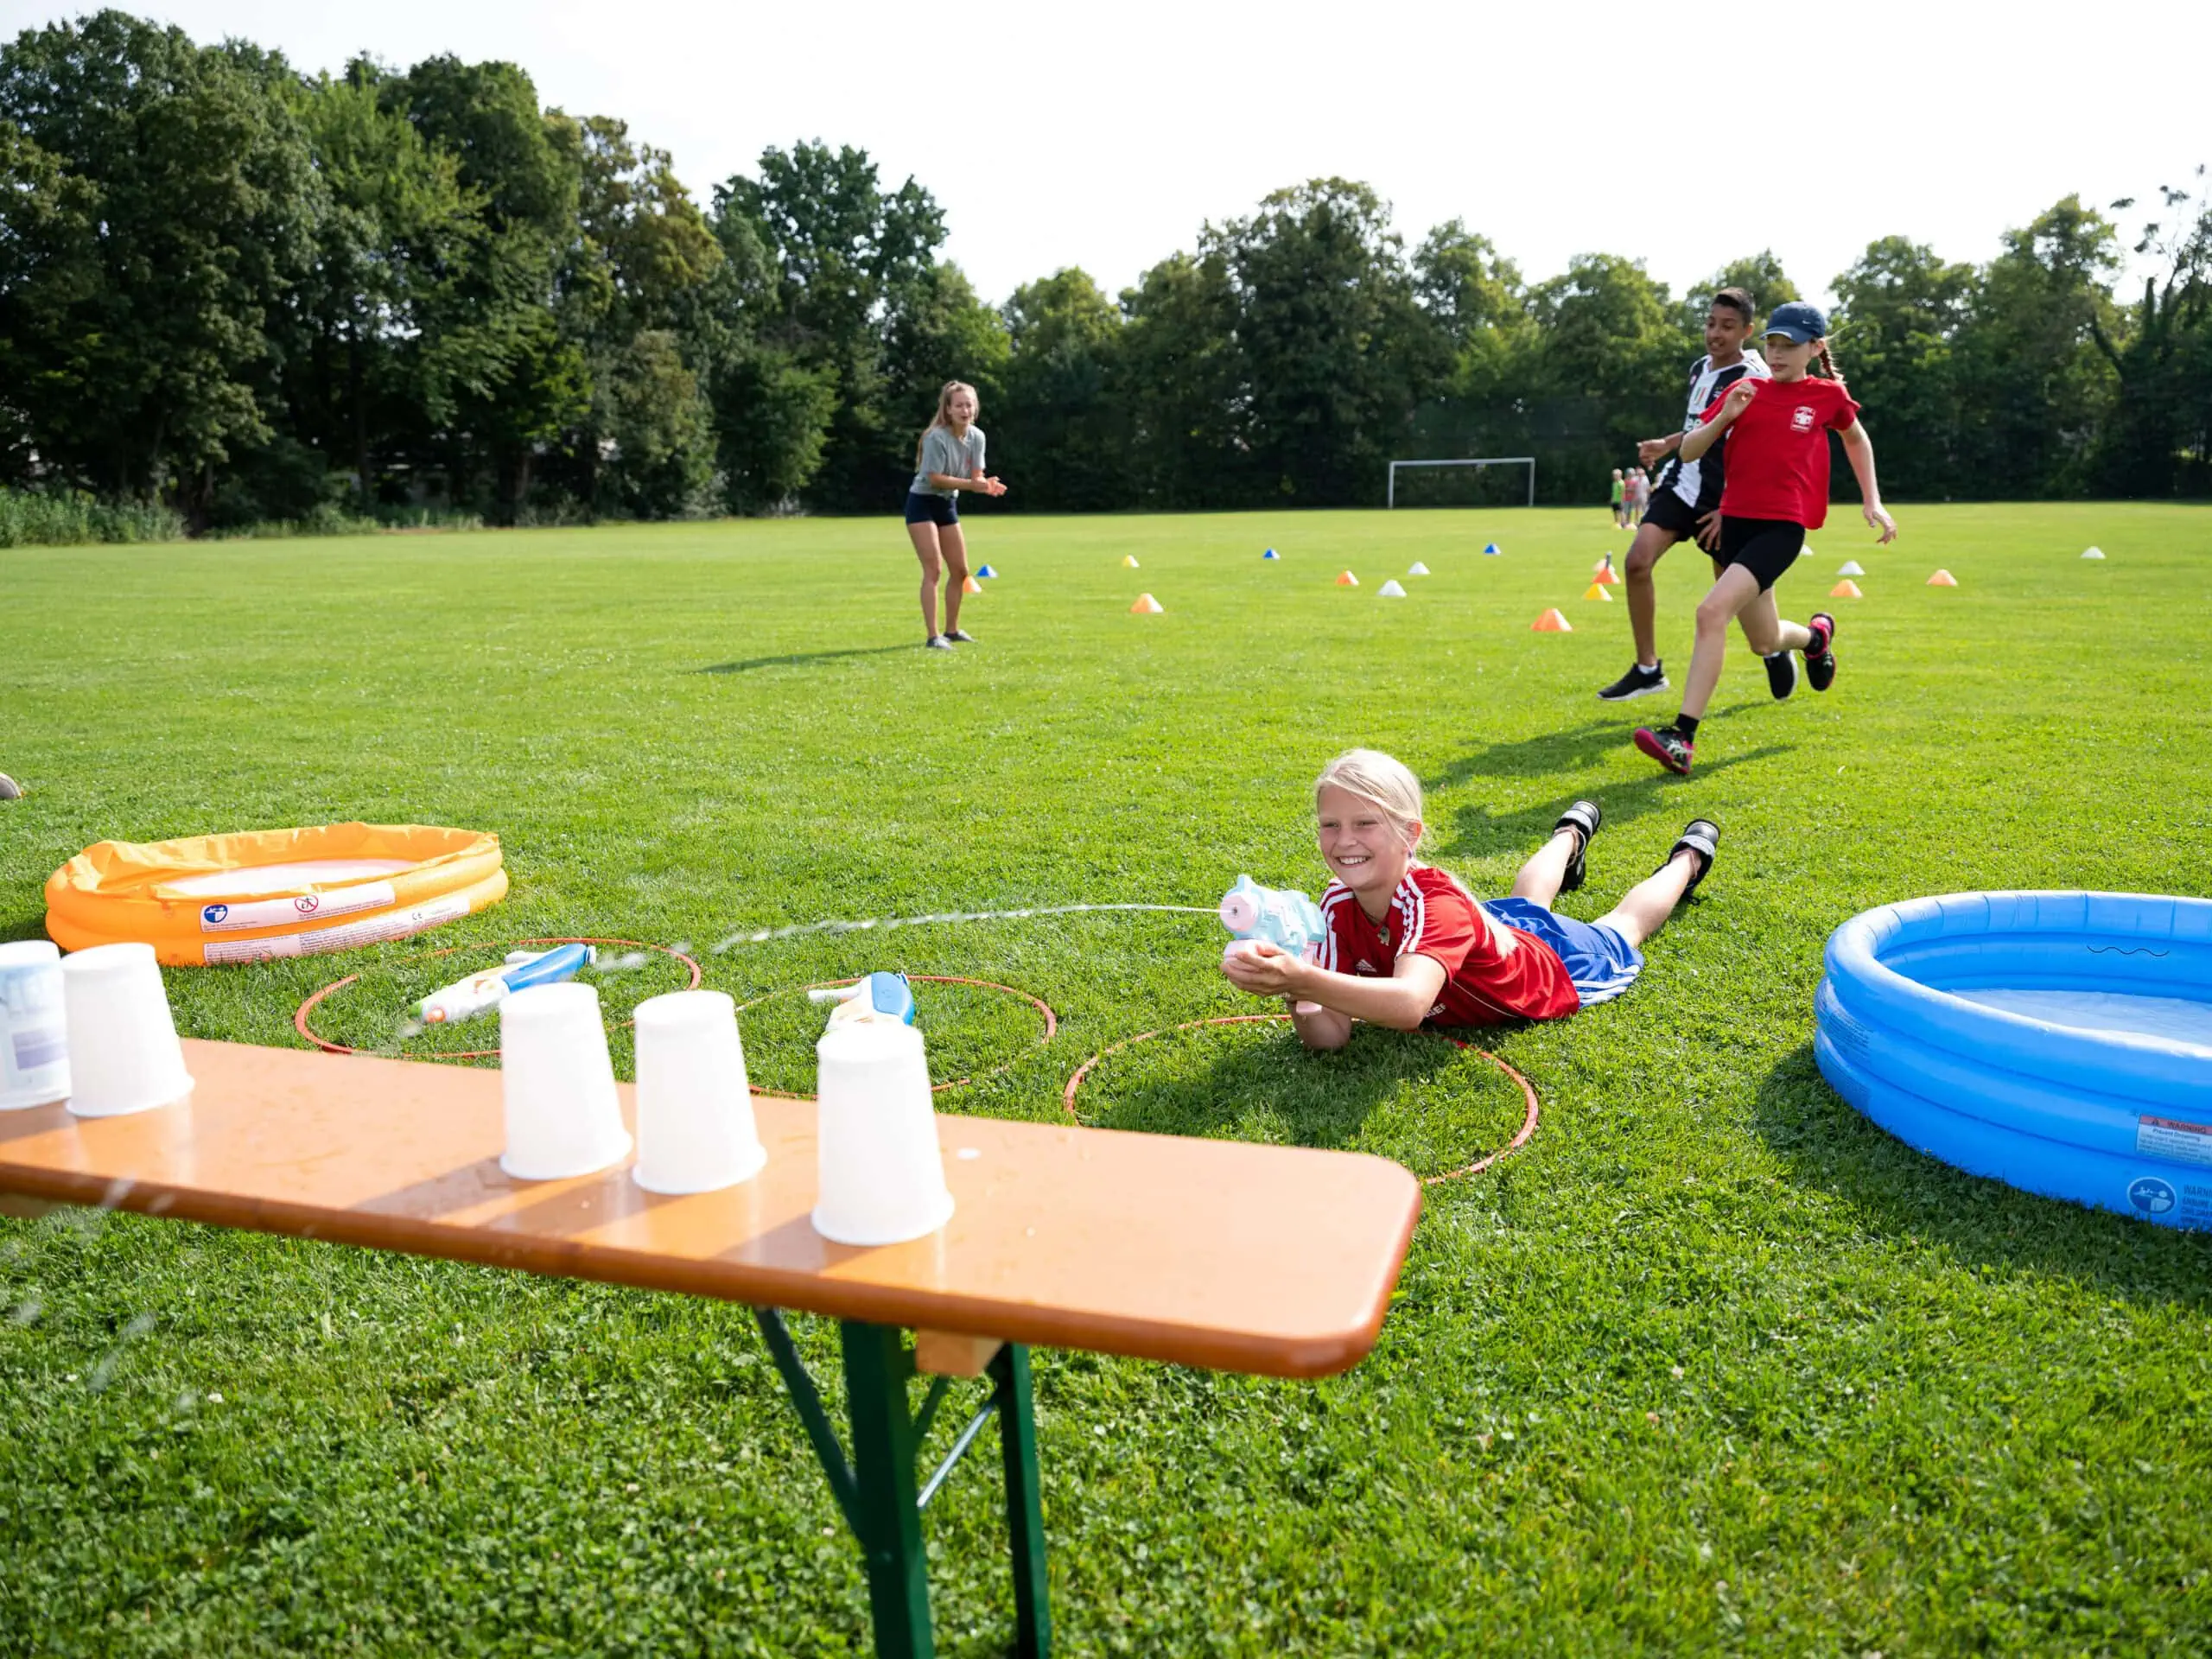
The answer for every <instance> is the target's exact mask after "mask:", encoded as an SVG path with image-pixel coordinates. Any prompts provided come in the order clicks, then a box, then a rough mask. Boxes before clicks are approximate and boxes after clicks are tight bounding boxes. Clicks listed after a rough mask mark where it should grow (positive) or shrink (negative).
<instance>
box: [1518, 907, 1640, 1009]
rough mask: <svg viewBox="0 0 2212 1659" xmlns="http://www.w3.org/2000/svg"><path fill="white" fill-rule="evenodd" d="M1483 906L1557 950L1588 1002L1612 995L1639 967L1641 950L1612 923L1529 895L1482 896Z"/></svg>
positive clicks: (1625, 985) (1605, 999) (1631, 981)
mask: <svg viewBox="0 0 2212 1659" xmlns="http://www.w3.org/2000/svg"><path fill="white" fill-rule="evenodd" d="M1482 906H1483V908H1484V910H1485V911H1487V912H1490V913H1491V915H1492V916H1495V917H1497V919H1498V920H1499V921H1501V922H1503V923H1504V924H1505V925H1507V926H1508V927H1517V928H1519V929H1520V930H1521V931H1522V932H1523V933H1529V934H1533V935H1535V937H1536V938H1540V939H1541V940H1542V941H1543V942H1544V943H1545V944H1548V945H1549V946H1551V948H1552V949H1553V950H1555V951H1557V952H1558V953H1559V959H1560V961H1561V962H1563V963H1566V964H1567V977H1568V978H1569V979H1571V980H1573V982H1574V990H1575V994H1576V995H1578V996H1580V998H1581V999H1582V1006H1583V1007H1589V1006H1590V1005H1591V1004H1592V1002H1610V1001H1612V1000H1613V999H1614V998H1615V997H1617V996H1618V995H1620V994H1621V993H1622V992H1623V991H1624V990H1626V989H1628V988H1629V987H1630V986H1631V985H1633V984H1635V983H1636V976H1637V975H1638V974H1640V973H1642V972H1643V951H1641V950H1637V948H1636V947H1635V946H1634V945H1632V944H1630V943H1629V942H1628V941H1627V940H1626V939H1624V938H1622V937H1621V936H1620V935H1619V934H1618V933H1616V932H1614V931H1613V930H1612V929H1611V928H1610V927H1600V926H1599V925H1597V924H1596V923H1595V922H1578V921H1576V920H1575V919H1574V918H1573V917H1572V916H1555V915H1554V914H1553V913H1552V912H1550V911H1548V910H1546V909H1545V908H1544V907H1543V906H1541V905H1540V904H1537V903H1536V902H1535V900H1534V899H1484V900H1483V901H1482Z"/></svg>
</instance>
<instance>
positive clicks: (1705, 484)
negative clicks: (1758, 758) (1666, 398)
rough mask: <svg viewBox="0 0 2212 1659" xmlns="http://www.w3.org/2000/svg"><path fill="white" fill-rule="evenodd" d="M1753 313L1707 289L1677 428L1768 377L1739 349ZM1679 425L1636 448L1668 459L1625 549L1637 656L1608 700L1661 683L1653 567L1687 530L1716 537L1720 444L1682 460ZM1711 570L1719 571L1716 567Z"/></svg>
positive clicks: (1708, 544) (1733, 297)
mask: <svg viewBox="0 0 2212 1659" xmlns="http://www.w3.org/2000/svg"><path fill="white" fill-rule="evenodd" d="M1752 315H1753V307H1752V304H1751V296H1750V295H1749V294H1747V293H1745V291H1744V290H1743V289H1740V288H1724V289H1721V290H1720V291H1719V293H1717V294H1715V295H1714V296H1713V303H1712V305H1711V306H1710V307H1708V308H1707V311H1706V314H1705V353H1706V354H1705V355H1704V356H1703V357H1701V358H1700V359H1698V360H1697V361H1696V362H1695V363H1694V364H1692V365H1690V374H1689V401H1688V408H1687V409H1686V410H1685V411H1684V414H1683V416H1682V432H1692V431H1695V430H1696V429H1698V427H1700V425H1702V424H1703V423H1704V421H1705V412H1706V410H1708V409H1710V408H1712V407H1713V400H1714V399H1715V398H1717V397H1719V396H1720V395H1721V394H1722V393H1724V392H1726V391H1727V390H1728V388H1729V387H1730V386H1732V385H1735V384H1736V382H1737V381H1738V380H1741V379H1744V378H1746V377H1749V378H1753V379H1759V380H1764V379H1765V378H1767V372H1766V365H1765V364H1764V363H1763V362H1761V361H1760V360H1759V358H1758V354H1757V353H1751V352H1746V351H1745V349H1744V342H1745V340H1747V339H1749V338H1750V336H1751V319H1752ZM1682 432H1675V433H1672V434H1670V435H1668V436H1666V437H1663V438H1646V439H1645V440H1644V441H1643V442H1642V443H1639V444H1638V445H1637V447H1636V452H1637V458H1638V459H1639V460H1640V461H1643V464H1644V465H1645V466H1647V467H1648V466H1649V465H1650V464H1651V463H1652V462H1653V461H1657V460H1658V459H1659V458H1660V457H1661V456H1662V455H1664V456H1666V457H1668V461H1667V465H1666V467H1665V469H1664V470H1663V471H1662V473H1661V474H1659V477H1658V479H1657V480H1656V481H1655V482H1654V483H1653V484H1652V485H1651V486H1650V491H1651V499H1650V503H1649V505H1648V506H1647V507H1646V508H1645V509H1644V512H1643V523H1642V524H1640V525H1638V526H1637V532H1636V540H1635V541H1634V542H1633V543H1630V547H1629V550H1628V568H1627V570H1626V572H1625V574H1626V575H1627V578H1628V582H1627V587H1628V620H1629V626H1630V629H1631V630H1632V631H1633V632H1634V633H1635V635H1636V662H1635V664H1633V665H1632V666H1631V667H1630V669H1629V671H1628V672H1627V673H1625V674H1624V675H1622V676H1621V677H1620V678H1618V680H1615V681H1614V682H1613V683H1611V685H1609V686H1607V687H1606V688H1605V690H1602V691H1600V692H1599V694H1598V695H1599V697H1601V698H1603V699H1604V700H1605V702H1628V701H1629V700H1630V698H1632V697H1643V696H1649V695H1650V694H1651V693H1653V692H1654V691H1664V690H1666V689H1667V672H1666V669H1665V666H1664V665H1663V664H1662V663H1661V662H1660V660H1659V594H1658V590H1657V588H1655V587H1654V586H1653V585H1652V581H1651V572H1652V570H1653V569H1654V568H1655V567H1656V565H1657V564H1658V563H1659V561H1660V560H1661V559H1662V557H1664V556H1665V555H1666V552H1667V550H1668V549H1669V548H1670V547H1672V546H1674V545H1675V543H1677V542H1683V541H1688V540H1690V539H1691V538H1693V537H1694V538H1695V539H1696V541H1697V543H1698V545H1699V546H1700V547H1702V548H1703V549H1704V550H1706V551H1707V552H1708V553H1710V552H1712V551H1713V550H1714V549H1716V548H1717V547H1719V544H1720V491H1721V486H1722V484H1723V482H1724V479H1723V475H1722V467H1723V458H1724V455H1725V454H1726V446H1725V445H1724V446H1721V447H1719V448H1713V449H1711V450H1708V451H1707V453H1706V454H1704V455H1702V456H1701V457H1700V458H1699V459H1698V460H1697V461H1683V460H1681V457H1680V456H1678V455H1675V453H1674V452H1675V450H1676V449H1678V448H1681V442H1682ZM1713 569H1714V570H1715V572H1716V573H1718V571H1719V565H1718V564H1715V566H1714V567H1713Z"/></svg>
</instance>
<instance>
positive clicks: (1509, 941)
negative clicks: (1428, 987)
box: [1319, 864, 1582, 1026]
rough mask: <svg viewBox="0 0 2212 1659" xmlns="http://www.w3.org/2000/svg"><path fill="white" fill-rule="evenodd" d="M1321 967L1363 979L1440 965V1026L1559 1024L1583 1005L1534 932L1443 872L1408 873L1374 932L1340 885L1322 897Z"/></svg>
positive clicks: (1436, 1010) (1432, 1014)
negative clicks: (1419, 961)
mask: <svg viewBox="0 0 2212 1659" xmlns="http://www.w3.org/2000/svg"><path fill="white" fill-rule="evenodd" d="M1321 918H1322V920H1323V921H1324V922H1325V923H1326V924H1327V927H1328V931H1327V932H1326V933H1325V935H1324V936H1323V938H1322V940H1321V951H1320V957H1319V961H1320V964H1321V966H1322V967H1324V968H1326V969H1330V970H1331V971H1332V972H1334V973H1339V974H1355V975H1357V976H1360V977H1361V978H1363V979H1388V978H1389V977H1390V976H1391V974H1392V971H1393V970H1394V969H1395V968H1396V967H1397V965H1398V958H1399V957H1402V956H1408V955H1415V956H1423V957H1430V958H1431V959H1433V961H1434V962H1435V963H1436V964H1437V965H1438V966H1439V967H1440V968H1442V969H1444V988H1443V989H1442V990H1441V991H1440V992H1438V993H1437V998H1436V1006H1435V1007H1433V1008H1431V1009H1430V1010H1429V1011H1428V1018H1429V1019H1430V1020H1433V1021H1434V1022H1435V1023H1436V1024H1438V1025H1440V1026H1496V1025H1503V1023H1504V1022H1505V1021H1506V1020H1557V1019H1559V1018H1560V1017H1561V1016H1562V1015H1565V1014H1573V1012H1574V1011H1575V1010H1576V1009H1577V1008H1579V1007H1581V1006H1582V998H1581V996H1580V995H1579V994H1578V993H1577V992H1576V990H1575V988H1574V982H1573V980H1572V979H1570V978H1568V977H1567V964H1566V963H1563V962H1561V961H1560V959H1559V953H1558V952H1557V951H1555V950H1553V949H1552V948H1551V946H1549V945H1548V944H1545V943H1544V942H1543V941H1542V940H1541V939H1540V938H1536V937H1535V935H1533V934H1529V933H1523V932H1522V931H1521V930H1520V929H1519V928H1517V927H1508V926H1506V925H1505V924H1504V923H1503V922H1501V921H1499V920H1497V918H1495V917H1493V916H1491V915H1489V914H1488V913H1486V912H1484V911H1483V910H1481V909H1480V908H1478V906H1477V905H1476V903H1475V901H1474V899H1472V898H1471V896H1470V895H1469V893H1468V892H1467V890H1466V889H1465V887H1461V886H1460V885H1459V882H1458V881H1457V880H1453V879H1452V876H1450V875H1449V874H1446V873H1445V872H1444V871H1442V870H1440V869H1437V868H1433V866H1430V865H1427V864H1416V865H1414V866H1413V868H1410V869H1408V871H1407V872H1406V875H1405V879H1404V880H1402V881H1401V882H1399V883H1398V890H1397V891H1396V892H1395V893H1392V894H1391V895H1390V907H1389V911H1388V912H1385V913H1384V916H1383V925H1382V926H1380V927H1377V926H1376V925H1375V924H1374V923H1373V922H1370V920H1368V919H1367V912H1365V911H1363V910H1362V909H1361V908H1360V907H1359V899H1357V896H1355V895H1354V893H1352V890H1351V888H1350V887H1346V886H1344V883H1343V882H1341V881H1332V882H1330V883H1329V890H1328V891H1327V892H1326V893H1323V894H1322V895H1321Z"/></svg>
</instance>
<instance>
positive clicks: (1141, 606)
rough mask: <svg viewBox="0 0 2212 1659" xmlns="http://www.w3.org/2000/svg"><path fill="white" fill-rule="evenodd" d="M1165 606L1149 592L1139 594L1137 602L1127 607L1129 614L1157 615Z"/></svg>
mask: <svg viewBox="0 0 2212 1659" xmlns="http://www.w3.org/2000/svg"><path fill="white" fill-rule="evenodd" d="M1166 608H1167V607H1166V606H1165V605H1163V604H1161V603H1160V601H1158V600H1156V599H1154V597H1153V596H1152V595H1151V594H1138V595H1137V602H1136V603H1135V604H1134V605H1132V606H1130V607H1129V614H1130V615H1131V616H1158V615H1159V614H1160V613H1161V612H1163V611H1165V610H1166Z"/></svg>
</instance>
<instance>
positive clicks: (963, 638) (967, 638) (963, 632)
mask: <svg viewBox="0 0 2212 1659" xmlns="http://www.w3.org/2000/svg"><path fill="white" fill-rule="evenodd" d="M938 639H950V640H951V641H952V643H953V644H954V645H974V644H975V643H976V636H975V635H974V634H972V633H970V632H968V630H967V629H965V628H947V629H946V630H945V631H944V632H943V633H941V634H939V635H938Z"/></svg>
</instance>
